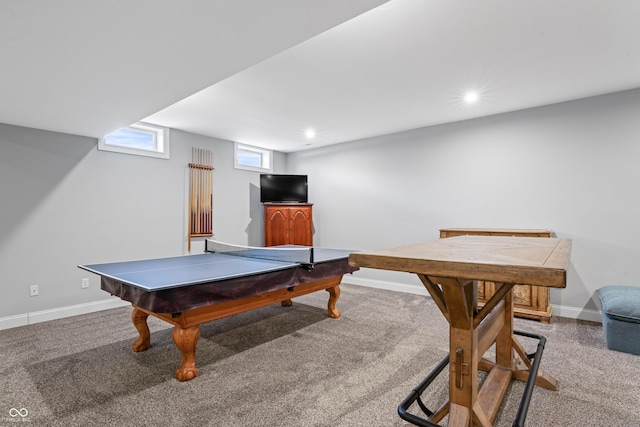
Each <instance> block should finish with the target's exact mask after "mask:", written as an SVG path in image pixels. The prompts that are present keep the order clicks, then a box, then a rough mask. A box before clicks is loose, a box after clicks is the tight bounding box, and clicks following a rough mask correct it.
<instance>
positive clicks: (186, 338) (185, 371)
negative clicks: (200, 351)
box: [171, 325, 200, 381]
mask: <svg viewBox="0 0 640 427" xmlns="http://www.w3.org/2000/svg"><path fill="white" fill-rule="evenodd" d="M171 337H172V338H173V342H174V343H175V344H176V347H178V349H179V350H180V353H182V363H181V364H180V366H179V367H178V369H177V370H176V378H177V379H179V380H180V381H189V380H192V379H194V378H195V377H196V375H198V368H196V344H198V338H200V327H199V326H198V325H195V326H191V327H188V328H181V327H180V326H176V327H174V328H173V333H172V334H171Z"/></svg>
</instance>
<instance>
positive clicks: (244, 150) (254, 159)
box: [234, 142, 273, 172]
mask: <svg viewBox="0 0 640 427" xmlns="http://www.w3.org/2000/svg"><path fill="white" fill-rule="evenodd" d="M272 156H273V153H272V151H271V150H267V149H265V148H258V147H252V146H251V145H245V144H240V143H237V142H236V143H235V150H234V167H235V168H236V169H244V170H250V171H255V172H273V166H272V164H271V158H272Z"/></svg>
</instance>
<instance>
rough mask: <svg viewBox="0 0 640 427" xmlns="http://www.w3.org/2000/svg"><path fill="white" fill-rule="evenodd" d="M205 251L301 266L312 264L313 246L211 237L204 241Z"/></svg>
mask: <svg viewBox="0 0 640 427" xmlns="http://www.w3.org/2000/svg"><path fill="white" fill-rule="evenodd" d="M204 250H205V252H216V253H223V254H227V255H233V256H239V257H245V258H254V259H256V258H257V259H264V260H269V261H282V262H291V263H295V264H301V265H303V266H312V265H313V263H314V261H313V248H312V247H309V246H293V245H291V246H270V247H266V248H263V247H255V246H240V245H232V244H229V243H223V242H219V241H217V240H213V239H207V240H206V241H205V249H204Z"/></svg>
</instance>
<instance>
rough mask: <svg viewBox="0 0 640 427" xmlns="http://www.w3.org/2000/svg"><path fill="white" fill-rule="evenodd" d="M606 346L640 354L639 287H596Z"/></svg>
mask: <svg viewBox="0 0 640 427" xmlns="http://www.w3.org/2000/svg"><path fill="white" fill-rule="evenodd" d="M598 296H599V297H600V302H601V303H602V329H603V331H604V340H605V343H606V344H607V348H609V349H611V350H617V351H624V352H625V353H632V354H639V355H640V287H634V286H605V287H603V288H600V289H598Z"/></svg>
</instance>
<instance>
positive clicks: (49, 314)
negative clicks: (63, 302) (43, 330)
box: [0, 297, 131, 330]
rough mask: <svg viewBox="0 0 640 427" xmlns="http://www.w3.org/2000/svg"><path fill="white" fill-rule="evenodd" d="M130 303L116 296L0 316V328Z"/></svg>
mask: <svg viewBox="0 0 640 427" xmlns="http://www.w3.org/2000/svg"><path fill="white" fill-rule="evenodd" d="M129 305H131V304H130V303H128V302H127V301H123V300H121V299H119V298H115V297H114V298H111V299H107V300H102V301H95V302H88V303H85V304H78V305H70V306H66V307H60V308H53V309H50V310H42V311H35V312H33V313H26V314H20V315H17V316H9V317H0V330H3V329H10V328H16V327H18V326H26V325H32V324H34V323H40V322H47V321H49V320H56V319H62V318H64V317H71V316H77V315H79V314H87V313H93V312H96V311H101V310H108V309H110V308H117V307H126V306H129Z"/></svg>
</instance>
